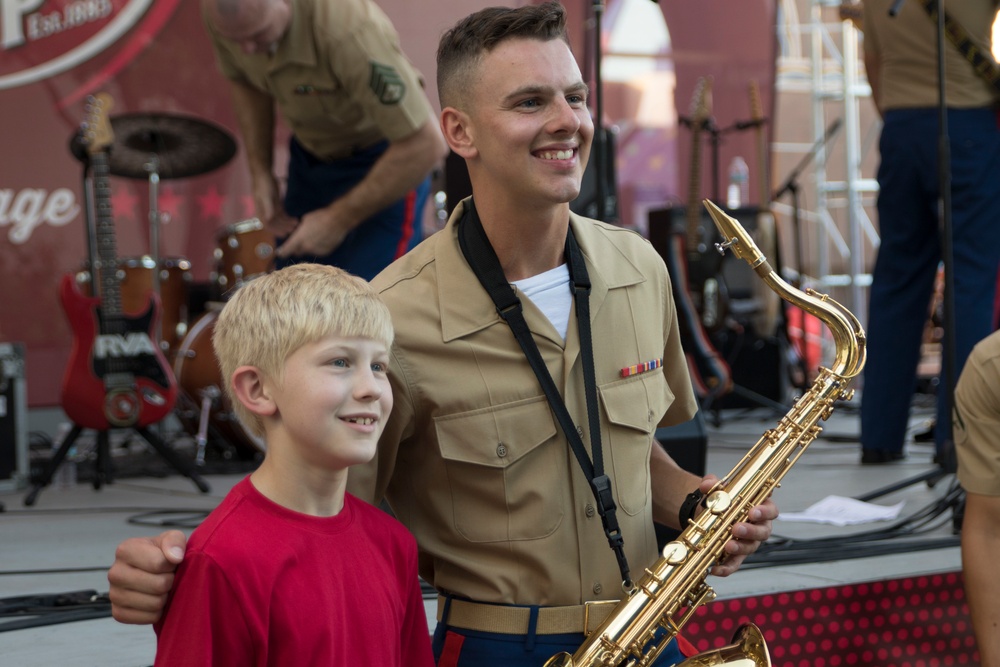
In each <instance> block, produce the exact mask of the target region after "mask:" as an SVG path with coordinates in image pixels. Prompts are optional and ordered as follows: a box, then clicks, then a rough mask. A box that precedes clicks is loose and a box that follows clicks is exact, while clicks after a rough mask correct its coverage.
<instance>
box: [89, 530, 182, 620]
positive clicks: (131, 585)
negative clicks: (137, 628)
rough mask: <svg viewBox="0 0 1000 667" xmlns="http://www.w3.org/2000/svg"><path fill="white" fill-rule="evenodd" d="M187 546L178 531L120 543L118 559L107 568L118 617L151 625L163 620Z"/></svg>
mask: <svg viewBox="0 0 1000 667" xmlns="http://www.w3.org/2000/svg"><path fill="white" fill-rule="evenodd" d="M186 546H187V538H186V537H185V536H184V533H182V532H181V531H179V530H168V531H166V532H164V533H160V534H159V535H157V536H156V537H132V538H129V539H127V540H125V541H124V542H122V543H121V544H119V545H118V548H117V549H116V550H115V562H114V564H112V566H111V569H109V570H108V583H109V584H111V590H110V593H109V597H110V599H111V615H112V616H114V618H115V620H117V621H118V622H120V623H129V624H132V625H148V624H150V623H155V622H156V621H158V620H159V619H160V615H161V614H162V613H163V607H164V605H166V602H167V594H168V593H170V589H171V587H172V586H173V585H174V571H175V570H176V569H177V565H178V564H180V562H181V561H182V560H184V549H185V547H186Z"/></svg>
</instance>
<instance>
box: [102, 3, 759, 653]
mask: <svg viewBox="0 0 1000 667" xmlns="http://www.w3.org/2000/svg"><path fill="white" fill-rule="evenodd" d="M438 81H439V91H440V93H441V100H442V106H443V107H444V110H443V111H442V114H441V127H442V130H443V133H444V135H445V137H446V139H447V140H448V143H449V145H450V146H451V148H452V150H454V151H455V152H456V153H458V154H459V155H461V156H462V157H463V158H465V160H466V163H467V165H468V167H469V175H470V179H471V182H472V191H473V197H472V198H470V199H467V200H465V201H464V202H462V203H461V204H460V205H459V206H458V207H457V208H456V210H455V212H454V214H453V216H452V219H451V220H450V221H449V223H448V225H447V227H446V228H445V229H444V230H443V231H442V232H440V233H438V234H436V235H434V236H433V237H431V238H430V239H428V240H427V241H426V242H424V243H423V244H422V245H421V246H419V247H418V248H417V249H415V250H414V251H412V252H410V253H409V254H408V255H407V256H406V257H404V258H402V259H401V260H399V261H397V262H395V263H393V265H392V266H391V267H390V268H388V269H387V270H386V271H384V272H383V273H381V274H380V275H379V276H378V277H376V279H375V280H374V283H373V284H374V285H375V287H376V288H377V289H378V290H379V292H380V293H381V295H382V298H383V299H384V300H385V301H386V303H387V304H388V306H389V308H390V311H391V312H392V315H393V320H394V322H395V324H396V330H397V337H396V341H395V343H394V345H393V351H392V359H391V361H390V364H389V366H390V380H391V382H392V386H393V394H394V397H395V404H394V407H393V412H392V415H391V416H390V419H389V423H388V424H387V425H386V429H385V431H384V432H383V437H382V438H381V439H380V441H379V451H378V454H377V460H376V461H375V465H373V466H371V467H369V468H366V469H365V470H364V472H365V473H366V474H360V471H358V470H357V469H356V470H355V471H352V473H351V479H350V489H351V491H352V493H356V494H361V495H362V496H363V497H367V498H369V499H370V500H372V501H373V502H374V501H378V500H380V499H381V498H382V497H383V495H384V497H385V498H387V499H388V501H389V504H390V505H391V506H392V509H393V511H394V512H395V514H396V516H397V517H398V518H399V519H400V520H401V521H402V522H403V523H404V525H406V526H407V527H408V528H409V529H410V530H411V531H412V532H413V534H414V535H415V536H416V538H417V543H418V545H419V547H420V552H421V576H422V577H423V578H424V579H425V580H426V581H428V582H429V583H430V584H432V585H433V586H434V587H435V588H436V589H437V590H438V591H439V593H440V598H439V605H438V620H439V623H438V630H437V632H436V635H435V642H434V643H435V652H436V655H437V657H438V664H439V666H440V667H452V666H455V667H466V666H472V665H474V666H478V667H484V666H492V665H496V666H497V667H499V666H501V665H502V666H504V667H510V666H513V665H522V664H523V665H533V666H539V667H540V666H541V665H543V664H544V663H545V661H546V659H548V658H549V657H551V656H552V655H553V654H555V653H557V652H559V651H564V650H568V651H573V650H575V649H576V648H577V647H578V646H579V645H580V643H581V642H582V641H583V638H584V631H585V629H587V628H585V627H584V622H585V620H587V621H589V629H591V630H592V629H593V628H594V627H596V625H597V624H599V623H600V622H601V621H602V620H604V618H606V616H607V613H608V612H609V611H610V610H611V608H612V607H613V606H614V605H613V603H614V602H615V601H616V600H619V599H620V598H621V597H622V582H623V574H624V568H623V567H622V566H621V563H620V561H619V559H618V558H616V554H615V552H614V551H613V550H612V548H611V547H610V546H609V540H608V538H607V535H606V532H605V527H604V526H602V518H601V512H600V511H599V508H598V502H597V501H596V499H595V498H596V496H595V493H594V492H593V490H592V488H591V484H590V483H589V482H588V475H587V474H586V473H585V472H584V470H583V465H582V464H581V463H580V461H579V460H578V458H577V457H576V456H575V455H574V451H573V450H572V449H571V445H570V444H569V440H570V438H568V437H567V435H571V436H577V435H578V434H579V436H580V437H581V439H582V443H583V447H584V449H585V450H586V451H585V453H584V456H585V457H586V458H587V459H589V461H590V462H592V463H594V464H595V465H594V467H595V468H597V467H598V466H597V465H596V463H597V457H596V456H595V454H599V455H600V457H601V458H602V459H603V468H604V473H605V474H606V476H607V479H608V481H609V482H610V487H609V490H610V493H611V495H612V498H613V504H614V506H615V507H616V510H615V514H616V516H617V521H618V526H619V527H620V534H621V536H622V537H623V540H624V543H623V545H622V546H623V549H622V551H623V556H624V560H625V561H627V565H628V567H629V568H630V571H631V573H632V575H633V576H634V577H635V578H638V576H639V575H640V574H641V572H642V568H644V567H646V566H648V565H650V564H651V563H652V562H653V560H654V559H655V557H656V538H655V533H654V529H653V521H654V519H655V520H657V521H659V522H662V523H664V524H666V525H670V526H674V527H679V526H680V524H681V521H680V517H679V514H680V512H681V508H682V505H683V504H684V500H685V498H686V497H687V495H688V494H689V493H690V492H692V491H693V490H695V489H696V488H699V487H701V488H702V489H707V488H708V487H710V486H711V484H712V478H707V479H705V480H702V479H700V478H699V477H697V476H695V475H692V474H690V473H688V472H685V471H684V470H682V469H681V468H680V467H678V466H677V465H676V464H675V463H674V462H673V461H672V460H671V459H670V457H669V456H668V455H667V454H666V452H665V451H664V450H663V448H662V447H660V446H659V445H658V444H657V443H655V442H654V441H653V433H654V431H655V429H656V428H657V426H660V425H671V424H677V423H679V422H683V421H685V420H687V419H690V418H691V417H692V416H693V415H694V413H695V410H696V409H697V406H696V402H695V399H694V395H693V392H692V389H691V381H690V377H689V376H688V371H687V368H686V364H685V362H684V356H683V352H682V350H681V346H680V338H679V333H678V327H677V319H676V313H675V310H674V304H673V300H672V298H671V293H670V282H669V277H668V275H667V271H666V268H665V266H664V264H663V261H662V260H661V259H660V258H659V256H658V255H657V253H656V252H655V250H653V248H652V246H651V245H650V244H649V243H648V242H647V241H646V240H645V239H643V238H641V237H640V236H639V235H637V234H635V233H634V232H631V231H627V230H624V229H621V228H619V227H615V226H613V225H607V224H604V223H599V222H596V221H594V220H588V219H585V218H581V217H578V216H576V215H573V214H572V213H570V210H569V202H570V201H572V200H573V199H574V198H575V197H576V196H577V194H578V193H579V189H580V181H581V178H582V175H583V170H584V167H585V165H586V162H587V158H588V156H589V151H590V146H591V141H592V139H593V131H594V128H593V123H592V121H591V118H590V112H589V110H588V108H587V105H586V101H587V87H586V85H585V84H584V83H583V80H582V77H581V74H580V70H579V67H578V66H577V64H576V61H575V59H574V58H573V55H572V53H571V52H570V50H569V46H568V43H567V41H566V34H565V15H564V10H563V9H562V7H561V6H560V5H559V4H557V3H546V4H543V5H531V6H525V7H521V8H519V9H504V8H492V9H486V10H483V11H481V12H477V13H476V14H473V15H472V16H470V17H468V18H467V19H465V20H464V21H462V22H460V23H459V25H458V26H456V27H455V28H454V29H453V30H452V31H450V32H449V33H447V34H446V35H445V36H444V37H443V38H442V43H441V47H440V49H439V52H438ZM477 228H478V229H481V230H482V234H483V236H482V237H481V238H485V244H486V245H487V246H488V247H489V248H490V250H491V251H492V252H493V253H495V256H496V261H497V262H498V264H499V267H500V268H499V269H498V270H499V272H500V274H499V281H500V282H501V283H503V284H504V285H506V284H508V283H512V284H513V285H514V286H515V289H516V293H517V295H518V298H519V300H520V302H521V304H522V306H523V311H524V320H525V322H526V327H527V329H528V330H529V331H530V334H529V335H530V338H531V339H532V340H533V341H534V344H535V345H536V346H537V350H538V354H539V356H540V357H541V359H542V361H543V364H544V367H545V370H546V371H547V374H548V376H549V377H550V378H551V381H552V384H553V386H554V387H555V389H556V392H557V394H558V397H557V399H556V400H557V401H558V402H560V403H563V404H564V405H565V407H566V409H567V412H568V413H569V417H570V419H571V422H572V423H571V424H570V426H569V432H567V431H566V430H564V429H563V427H562V425H561V424H560V422H559V420H558V419H557V418H556V417H555V416H554V413H555V411H556V409H555V408H554V407H553V405H552V404H551V403H550V402H549V400H547V397H546V395H545V394H544V392H543V390H542V388H541V381H540V379H539V378H538V377H537V376H536V374H535V373H534V372H533V370H532V368H531V366H530V365H529V363H528V361H527V360H526V357H525V353H524V352H523V351H522V348H521V347H520V345H519V343H518V341H517V339H515V337H514V334H513V333H512V331H511V329H510V328H509V327H508V326H507V324H506V323H505V322H504V320H503V319H501V318H500V317H499V315H498V313H497V309H496V307H495V306H494V304H493V302H492V301H491V299H490V296H489V294H488V293H487V291H486V290H485V289H484V287H483V286H482V285H481V284H480V283H479V281H478V279H477V274H476V273H475V272H474V270H473V268H472V267H471V266H470V260H469V259H467V258H468V257H470V256H471V255H469V254H467V252H466V250H464V249H463V248H462V245H463V243H466V244H467V243H469V242H470V238H469V237H467V236H465V235H466V234H475V233H476V232H475V231H474V230H476V229H477ZM570 239H572V240H573V241H575V244H576V246H578V249H574V245H573V243H571V242H570ZM567 263H569V266H567ZM578 263H582V264H583V267H584V268H585V271H581V270H580V268H579V266H578ZM583 273H586V278H587V279H588V281H589V284H590V287H591V289H590V294H589V297H587V298H584V299H582V300H575V297H574V296H573V295H572V294H571V289H570V275H572V276H573V280H574V283H575V284H576V285H577V287H580V286H581V285H582V284H583V282H584V281H583V280H582V277H583ZM584 305H585V306H586V307H587V308H588V309H589V312H590V315H589V317H587V316H581V313H580V311H579V308H581V307H584ZM505 312H506V311H505ZM588 333H589V338H591V339H592V344H590V345H587V343H586V341H587V338H588V336H587V334H588ZM588 359H592V360H593V382H592V384H591V383H590V382H589V380H588V375H589V373H588V372H587V371H586V370H585V367H586V366H587V365H588V363H587V360H588ZM588 384H589V385H590V386H591V387H592V388H593V394H592V398H593V400H591V401H588V400H587V398H586V394H587V391H588ZM355 472H359V474H355ZM595 472H596V471H595ZM595 477H600V475H596V476H595ZM604 509H605V510H608V504H605V505H604ZM776 516H777V509H776V507H775V506H774V504H773V503H772V502H771V501H767V502H766V503H764V504H762V505H761V506H759V507H757V508H754V509H753V510H751V515H750V519H751V522H748V523H740V524H737V525H736V526H734V527H733V534H734V536H735V537H737V538H739V539H738V540H731V541H729V542H728V543H727V544H726V553H727V554H728V556H727V560H726V562H725V563H723V564H721V565H719V566H717V567H716V568H714V569H713V572H714V573H715V574H720V575H725V574H729V573H731V572H733V571H735V569H736V568H737V567H738V566H739V564H740V563H741V562H742V561H743V559H744V558H745V557H746V556H747V555H748V554H750V553H752V552H753V551H754V550H755V549H756V548H757V546H758V545H759V543H760V542H761V541H763V540H766V539H767V537H768V536H769V535H770V533H771V520H772V519H773V518H775V517H776ZM182 545H183V539H182V537H181V536H180V534H179V533H177V532H174V533H171V534H169V535H168V534H164V535H163V536H160V537H159V538H156V539H155V540H132V541H129V542H127V543H124V544H123V545H122V546H121V547H120V548H119V551H118V560H117V561H116V563H115V566H114V567H113V568H112V572H111V573H110V574H109V578H110V580H111V581H112V582H113V586H112V594H111V595H112V599H113V600H114V601H115V603H114V604H115V614H116V618H118V619H119V620H122V621H126V622H147V621H148V620H151V619H152V618H155V616H156V615H157V614H158V613H159V600H158V597H157V595H158V593H162V592H163V591H164V590H166V589H167V588H169V583H170V582H169V576H170V575H169V574H153V573H156V572H161V573H162V572H168V571H169V570H171V569H172V567H173V566H172V565H171V564H170V563H171V562H175V561H176V559H177V553H176V551H175V550H177V549H179V548H180V547H181V546H182ZM139 570H142V572H140V571H139ZM591 601H605V602H606V604H596V605H594V604H587V603H588V602H591ZM680 657H681V655H680V652H679V651H678V650H677V648H676V647H675V646H674V645H673V644H671V646H669V647H668V648H667V650H665V651H664V653H663V655H662V660H661V662H659V663H657V664H663V665H669V664H672V663H673V662H674V661H676V660H679V659H680Z"/></svg>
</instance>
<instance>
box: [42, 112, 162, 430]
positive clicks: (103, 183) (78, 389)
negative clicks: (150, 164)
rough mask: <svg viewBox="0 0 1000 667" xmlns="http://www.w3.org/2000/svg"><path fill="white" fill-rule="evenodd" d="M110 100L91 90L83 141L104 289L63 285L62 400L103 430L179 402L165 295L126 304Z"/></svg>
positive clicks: (149, 420)
mask: <svg viewBox="0 0 1000 667" xmlns="http://www.w3.org/2000/svg"><path fill="white" fill-rule="evenodd" d="M112 106H113V100H112V99H111V96H110V95H107V94H99V95H97V96H95V97H94V98H92V99H91V100H90V101H89V102H88V109H87V111H88V113H87V120H86V122H85V123H84V126H83V128H84V132H83V143H84V145H85V146H86V149H87V155H88V159H89V162H90V165H91V168H92V170H93V189H94V206H95V209H96V219H97V221H96V222H97V225H96V227H97V228H96V240H97V255H98V266H97V267H92V274H94V275H97V274H99V275H100V289H99V296H95V297H90V296H87V295H85V294H83V293H82V292H81V291H80V290H79V288H78V287H77V282H76V280H75V278H74V276H72V275H66V276H63V279H62V283H61V285H60V293H59V296H60V299H61V301H62V306H63V309H64V310H65V312H66V317H67V319H68V320H69V323H70V326H71V328H72V329H73V346H72V349H71V351H70V360H69V364H68V365H67V367H66V372H65V374H64V376H63V383H62V407H63V410H64V411H65V412H66V415H67V416H68V417H69V418H70V419H71V420H73V422H74V423H76V424H77V425H79V426H82V427H85V428H91V429H95V430H101V431H104V430H108V429H110V428H126V427H136V428H142V427H145V426H148V425H150V424H154V423H156V422H158V421H160V420H161V419H163V418H164V417H166V416H167V415H168V414H169V413H170V411H171V410H173V407H174V402H175V400H176V398H177V381H176V379H175V378H174V375H173V372H172V371H171V369H170V365H169V364H168V363H167V360H166V359H165V358H164V356H163V352H162V351H161V350H160V346H159V345H158V344H157V343H156V342H155V341H156V335H157V334H156V332H157V331H159V320H160V300H159V297H158V296H157V294H156V293H155V292H153V291H152V290H151V291H150V293H149V297H148V299H147V302H146V304H145V306H144V307H143V308H142V309H141V312H138V313H131V314H126V313H123V312H122V297H121V285H120V278H119V275H118V258H117V253H116V248H115V226H114V219H113V218H112V214H111V188H110V186H109V183H108V177H109V174H110V166H109V159H108V150H109V148H110V146H111V145H112V142H113V140H114V135H113V132H112V128H111V123H110V120H109V118H108V112H109V111H110V110H111V108H112ZM94 284H95V285H97V282H96V280H95V282H94ZM97 291H98V290H97V289H96V288H95V293H96V292H97Z"/></svg>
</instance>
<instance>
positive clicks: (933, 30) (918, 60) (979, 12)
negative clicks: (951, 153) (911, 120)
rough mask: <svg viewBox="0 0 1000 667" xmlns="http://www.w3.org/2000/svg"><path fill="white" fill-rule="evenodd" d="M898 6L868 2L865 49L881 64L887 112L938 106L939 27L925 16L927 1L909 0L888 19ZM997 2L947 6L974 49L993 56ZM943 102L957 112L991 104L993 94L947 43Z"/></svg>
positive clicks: (966, 0)
mask: <svg viewBox="0 0 1000 667" xmlns="http://www.w3.org/2000/svg"><path fill="white" fill-rule="evenodd" d="M893 2H894V0H864V3H863V12H864V48H865V50H866V51H871V52H873V53H877V54H878V57H879V59H880V61H881V79H880V81H881V99H880V100H879V102H880V106H881V108H882V110H883V111H888V110H890V109H913V108H926V107H935V106H937V105H938V76H937V71H938V66H937V62H938V61H937V24H936V22H935V21H933V20H931V18H930V16H929V15H928V14H927V12H926V11H924V8H923V0H906V2H904V3H903V4H902V5H901V7H900V11H899V14H897V15H896V16H895V17H890V16H889V9H890V8H891V7H892V5H893ZM998 5H1000V2H998V0H945V2H944V8H945V11H946V12H947V13H948V14H949V15H950V16H951V17H952V18H954V19H955V20H956V21H958V23H960V24H961V25H962V27H963V28H965V30H966V32H968V33H969V36H970V37H972V38H973V40H974V41H975V43H976V46H977V47H978V48H979V49H980V50H982V51H983V53H989V52H990V49H991V48H992V26H993V19H994V18H995V16H996V13H997V7H998ZM943 49H944V56H945V64H944V66H945V76H946V79H945V96H946V100H947V105H948V106H949V107H953V108H957V109H969V108H976V107H985V106H989V105H990V104H992V103H993V101H994V99H995V97H996V95H995V93H994V90H993V89H992V88H991V87H990V86H989V84H987V83H985V82H984V81H983V80H982V79H981V78H979V76H978V75H976V73H975V71H974V70H973V68H972V65H971V64H970V63H969V62H967V61H966V60H965V57H964V56H963V55H962V54H961V53H960V52H959V51H958V49H957V48H955V46H954V45H953V44H952V43H951V42H950V41H949V40H948V38H947V37H945V41H944V45H943Z"/></svg>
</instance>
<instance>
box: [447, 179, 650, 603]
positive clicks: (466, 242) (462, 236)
mask: <svg viewBox="0 0 1000 667" xmlns="http://www.w3.org/2000/svg"><path fill="white" fill-rule="evenodd" d="M465 206H466V208H465V214H464V215H463V216H462V219H461V220H460V221H459V223H458V243H459V245H460V246H461V248H462V254H463V255H465V259H466V261H468V262H469V265H470V266H471V267H472V271H473V272H474V273H475V274H476V278H478V279H479V282H480V284H482V286H483V287H484V288H485V289H486V291H487V292H488V293H489V295H490V298H491V299H493V303H494V305H495V306H496V309H497V313H499V314H500V317H501V318H503V320H504V321H505V322H506V323H507V325H508V326H509V327H510V329H511V331H512V332H513V333H514V337H515V338H516V339H517V342H518V343H519V344H520V346H521V349H522V350H523V351H524V356H525V357H526V358H527V360H528V363H529V364H530V365H531V368H532V370H533V371H534V372H535V376H536V377H537V378H538V382H539V383H540V384H541V385H542V390H543V391H544V392H545V397H546V398H547V399H548V401H549V405H550V406H552V411H553V412H554V413H555V416H556V419H557V420H558V421H559V426H560V427H561V428H562V430H563V433H564V434H565V435H566V440H567V441H569V444H570V447H571V448H572V450H573V454H574V455H576V460H577V461H578V462H579V463H580V468H581V469H582V470H583V473H584V475H586V477H587V481H588V482H590V488H591V490H592V491H593V492H594V498H595V499H596V501H597V511H598V513H599V514H600V515H601V521H602V523H603V524H604V534H605V535H606V536H607V538H608V544H609V545H610V546H611V549H612V550H613V551H614V553H615V558H616V559H617V560H618V569H619V570H620V571H621V575H622V582H623V586H625V588H626V589H630V588H631V587H632V579H631V576H630V575H629V568H628V561H627V560H626V558H625V548H624V544H625V541H624V539H623V538H622V533H621V529H620V528H619V527H618V518H617V516H616V514H615V511H616V509H617V507H616V506H615V501H614V497H613V495H612V493H611V480H610V479H609V478H608V476H607V475H606V474H604V454H603V451H602V449H601V422H600V418H599V415H598V412H597V380H596V377H597V376H596V373H595V371H594V349H593V343H592V340H591V335H590V276H589V275H588V274H587V267H586V265H585V263H584V261H583V253H582V252H580V246H579V245H577V242H576V237H575V236H573V228H572V227H570V228H569V232H568V233H567V235H566V261H567V264H568V265H569V280H570V289H571V290H572V292H573V298H574V301H575V302H576V321H577V327H578V328H579V333H580V354H581V357H582V359H583V384H584V394H585V396H586V400H587V416H588V420H587V424H588V427H589V429H590V444H591V451H592V452H593V462H591V460H590V458H589V457H588V456H587V449H586V447H585V446H584V444H583V439H582V437H581V434H580V432H579V431H577V428H576V426H575V425H574V424H573V418H572V417H571V416H570V414H569V410H567V409H566V404H565V403H564V402H563V400H562V396H561V395H560V394H559V389H558V388H557V387H556V384H555V382H554V381H553V380H552V375H551V374H550V373H549V369H548V368H547V367H546V366H545V360H544V359H542V355H541V352H539V351H538V346H537V345H536V344H535V339H534V338H533V337H532V335H531V330H530V329H529V328H528V324H527V322H525V320H524V312H523V309H522V307H521V300H520V299H519V298H518V297H517V294H515V292H514V289H513V288H512V287H511V286H510V283H508V282H507V278H506V276H504V273H503V268H502V267H501V266H500V260H499V259H498V258H497V255H496V252H495V251H494V250H493V246H492V245H490V241H489V239H488V238H487V237H486V231H485V230H484V229H483V224H482V222H481V221H480V220H479V215H478V214H477V213H476V208H475V206H474V205H473V203H472V200H471V199H470V200H468V201H467V202H466V205H465Z"/></svg>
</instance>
